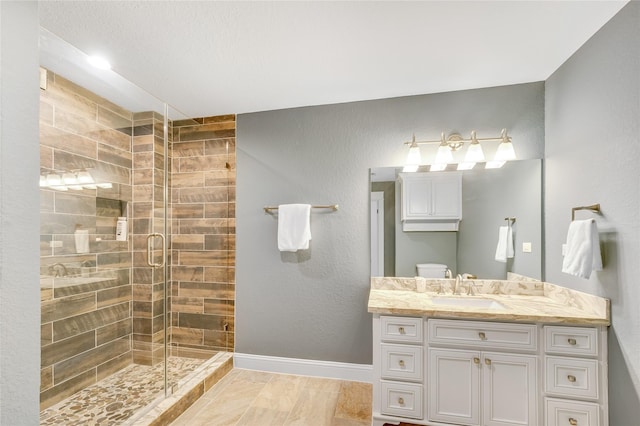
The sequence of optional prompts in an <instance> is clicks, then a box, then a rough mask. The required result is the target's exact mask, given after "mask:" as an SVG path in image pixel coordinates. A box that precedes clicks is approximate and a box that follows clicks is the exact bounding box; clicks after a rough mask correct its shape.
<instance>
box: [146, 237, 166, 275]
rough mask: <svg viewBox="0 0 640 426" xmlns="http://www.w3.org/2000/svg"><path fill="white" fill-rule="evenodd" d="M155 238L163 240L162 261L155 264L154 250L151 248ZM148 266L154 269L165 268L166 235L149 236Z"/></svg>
mask: <svg viewBox="0 0 640 426" xmlns="http://www.w3.org/2000/svg"><path fill="white" fill-rule="evenodd" d="M155 237H160V240H162V261H161V262H160V263H153V262H152V259H153V253H152V252H153V249H152V248H151V242H152V241H153V239H154V238H155ZM147 265H149V266H151V267H152V268H162V267H163V266H164V235H163V234H160V233H158V232H154V233H153V234H149V235H147Z"/></svg>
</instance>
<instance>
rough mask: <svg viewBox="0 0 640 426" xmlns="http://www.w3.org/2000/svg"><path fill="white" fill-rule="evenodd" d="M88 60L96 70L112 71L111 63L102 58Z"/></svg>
mask: <svg viewBox="0 0 640 426" xmlns="http://www.w3.org/2000/svg"><path fill="white" fill-rule="evenodd" d="M87 60H88V61H89V63H90V64H91V65H93V66H94V67H96V68H99V69H101V70H110V69H111V64H110V63H109V61H107V60H106V59H105V58H103V57H102V56H95V55H93V56H89V57H88V58H87Z"/></svg>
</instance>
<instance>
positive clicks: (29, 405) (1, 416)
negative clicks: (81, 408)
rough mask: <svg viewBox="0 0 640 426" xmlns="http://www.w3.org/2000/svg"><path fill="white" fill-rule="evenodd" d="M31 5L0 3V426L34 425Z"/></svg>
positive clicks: (35, 210)
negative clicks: (1, 425)
mask: <svg viewBox="0 0 640 426" xmlns="http://www.w3.org/2000/svg"><path fill="white" fill-rule="evenodd" d="M38 90H39V89H38V4H37V2H5V1H2V2H0V424H3V425H36V424H38V423H39V411H40V410H39V387H40V284H39V277H38V268H37V265H38V264H39V258H38V256H39V247H40V246H39V244H40V236H39V232H40V231H39V223H40V218H39V205H40V204H39V203H40V199H39V192H38V176H39V175H40V164H39V161H38V157H39V147H38V105H39V93H38Z"/></svg>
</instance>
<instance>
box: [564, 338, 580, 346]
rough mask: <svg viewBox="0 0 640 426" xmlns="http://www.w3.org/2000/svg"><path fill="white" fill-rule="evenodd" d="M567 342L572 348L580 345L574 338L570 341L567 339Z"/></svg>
mask: <svg viewBox="0 0 640 426" xmlns="http://www.w3.org/2000/svg"><path fill="white" fill-rule="evenodd" d="M567 342H569V344H570V345H571V346H575V345H576V344H577V343H578V342H576V339H574V338H572V337H570V338H568V339H567Z"/></svg>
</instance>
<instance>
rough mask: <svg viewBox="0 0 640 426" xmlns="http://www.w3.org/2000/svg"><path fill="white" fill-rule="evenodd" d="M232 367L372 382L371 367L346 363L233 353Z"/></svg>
mask: <svg viewBox="0 0 640 426" xmlns="http://www.w3.org/2000/svg"><path fill="white" fill-rule="evenodd" d="M233 365H234V367H237V368H243V369H246V370H258V371H268V372H270V373H284V374H296V375H299V376H312V377H324V378H327V379H339V380H348V381H351V382H365V383H371V382H372V380H373V366H372V365H370V364H350V363H346V362H333V361H317V360H310V359H297V358H282V357H276V356H264V355H252V354H240V353H234V354H233Z"/></svg>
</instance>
